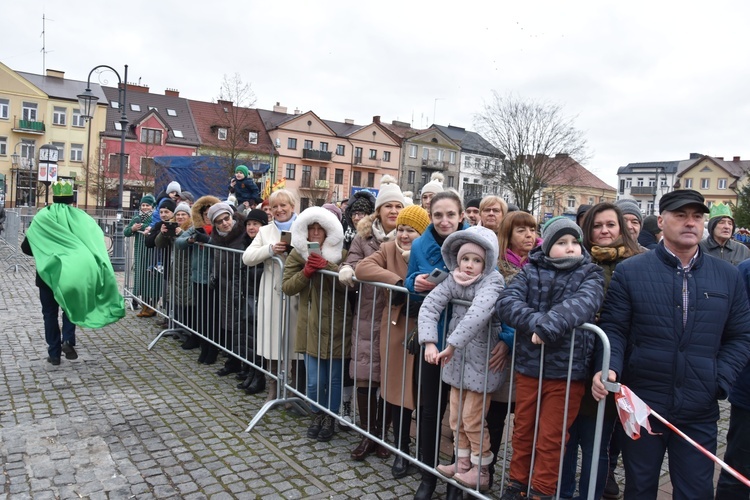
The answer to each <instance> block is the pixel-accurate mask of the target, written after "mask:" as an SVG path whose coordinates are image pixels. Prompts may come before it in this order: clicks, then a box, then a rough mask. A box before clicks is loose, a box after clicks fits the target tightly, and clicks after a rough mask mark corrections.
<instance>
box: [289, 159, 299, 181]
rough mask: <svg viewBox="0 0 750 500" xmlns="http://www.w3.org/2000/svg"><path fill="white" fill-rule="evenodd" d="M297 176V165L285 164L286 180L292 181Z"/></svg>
mask: <svg viewBox="0 0 750 500" xmlns="http://www.w3.org/2000/svg"><path fill="white" fill-rule="evenodd" d="M296 176H297V165H295V164H294V163H287V164H286V178H287V179H289V180H294V178H295V177H296Z"/></svg>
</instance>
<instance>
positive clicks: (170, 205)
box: [159, 198, 177, 213]
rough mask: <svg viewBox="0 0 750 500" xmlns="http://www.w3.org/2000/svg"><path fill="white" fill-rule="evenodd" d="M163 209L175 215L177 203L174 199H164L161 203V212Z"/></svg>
mask: <svg viewBox="0 0 750 500" xmlns="http://www.w3.org/2000/svg"><path fill="white" fill-rule="evenodd" d="M162 208H166V209H167V210H169V211H170V212H172V213H174V209H175V208H177V203H175V202H174V200H173V199H172V198H164V199H163V200H161V203H159V210H161V209H162Z"/></svg>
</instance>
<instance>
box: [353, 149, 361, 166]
mask: <svg viewBox="0 0 750 500" xmlns="http://www.w3.org/2000/svg"><path fill="white" fill-rule="evenodd" d="M354 163H362V148H354Z"/></svg>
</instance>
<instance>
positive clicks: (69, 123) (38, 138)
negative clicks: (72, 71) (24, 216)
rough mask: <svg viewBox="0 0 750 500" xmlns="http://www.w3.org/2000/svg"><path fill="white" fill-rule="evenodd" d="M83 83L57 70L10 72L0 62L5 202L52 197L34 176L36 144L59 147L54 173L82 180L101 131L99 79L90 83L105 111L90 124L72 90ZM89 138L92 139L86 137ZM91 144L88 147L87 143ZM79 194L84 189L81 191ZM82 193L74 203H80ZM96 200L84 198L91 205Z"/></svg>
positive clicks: (0, 164) (36, 202) (34, 202)
mask: <svg viewBox="0 0 750 500" xmlns="http://www.w3.org/2000/svg"><path fill="white" fill-rule="evenodd" d="M85 89H86V82H83V81H78V80H69V79H65V74H64V73H63V72H61V71H55V70H47V74H46V75H36V74H33V73H25V72H21V71H13V70H12V69H10V68H9V67H7V66H6V65H4V64H2V63H0V179H3V180H4V186H3V190H2V192H1V193H0V197H2V202H3V203H4V205H5V206H6V207H17V206H29V205H31V206H40V205H43V204H44V203H45V201H49V202H51V197H50V196H49V193H48V192H47V186H46V185H45V183H44V182H40V181H39V177H38V175H39V172H38V169H37V165H38V163H39V158H38V156H39V148H40V147H41V146H42V145H44V144H50V145H53V146H55V147H56V148H57V149H58V162H57V167H58V178H59V179H68V180H69V181H71V182H74V183H75V185H76V190H78V186H79V185H80V184H82V182H83V180H84V177H85V176H84V172H85V171H86V165H87V164H88V163H89V161H87V158H89V157H90V158H91V160H90V162H91V163H96V158H97V154H98V153H97V148H96V146H97V144H98V137H99V132H101V131H103V130H104V126H105V120H106V112H104V111H106V107H107V98H106V97H105V95H104V92H103V91H102V89H101V87H100V86H99V85H98V84H93V83H92V84H91V90H92V92H93V93H94V94H95V95H96V96H97V97H99V102H98V105H99V106H100V107H101V108H102V109H103V110H104V111H101V112H99V113H95V116H94V118H93V120H92V121H91V130H89V123H88V121H87V120H85V119H84V117H83V116H82V115H81V114H80V112H79V106H78V99H77V97H76V96H77V95H78V94H80V93H82V92H83V91H84V90H85ZM90 137H91V138H92V139H91V141H90V140H89V138H90ZM89 145H91V147H89ZM80 194H81V195H82V194H83V189H81V190H80ZM83 201H84V200H83V196H81V197H79V199H78V203H79V205H80V206H82V205H83ZM95 204H96V200H89V205H95Z"/></svg>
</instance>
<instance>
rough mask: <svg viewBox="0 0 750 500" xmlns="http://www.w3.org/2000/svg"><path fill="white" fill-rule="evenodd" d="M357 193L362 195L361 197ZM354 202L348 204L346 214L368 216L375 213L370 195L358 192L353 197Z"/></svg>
mask: <svg viewBox="0 0 750 500" xmlns="http://www.w3.org/2000/svg"><path fill="white" fill-rule="evenodd" d="M359 193H362V194H361V195H360V194H359ZM354 196H355V197H354V201H352V202H350V203H349V205H348V206H347V207H346V210H347V212H348V213H350V214H352V213H354V212H362V213H364V214H366V215H370V214H371V213H373V212H374V211H375V203H374V202H373V196H372V193H370V192H369V191H368V192H362V191H358V192H357V193H355V195H354Z"/></svg>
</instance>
